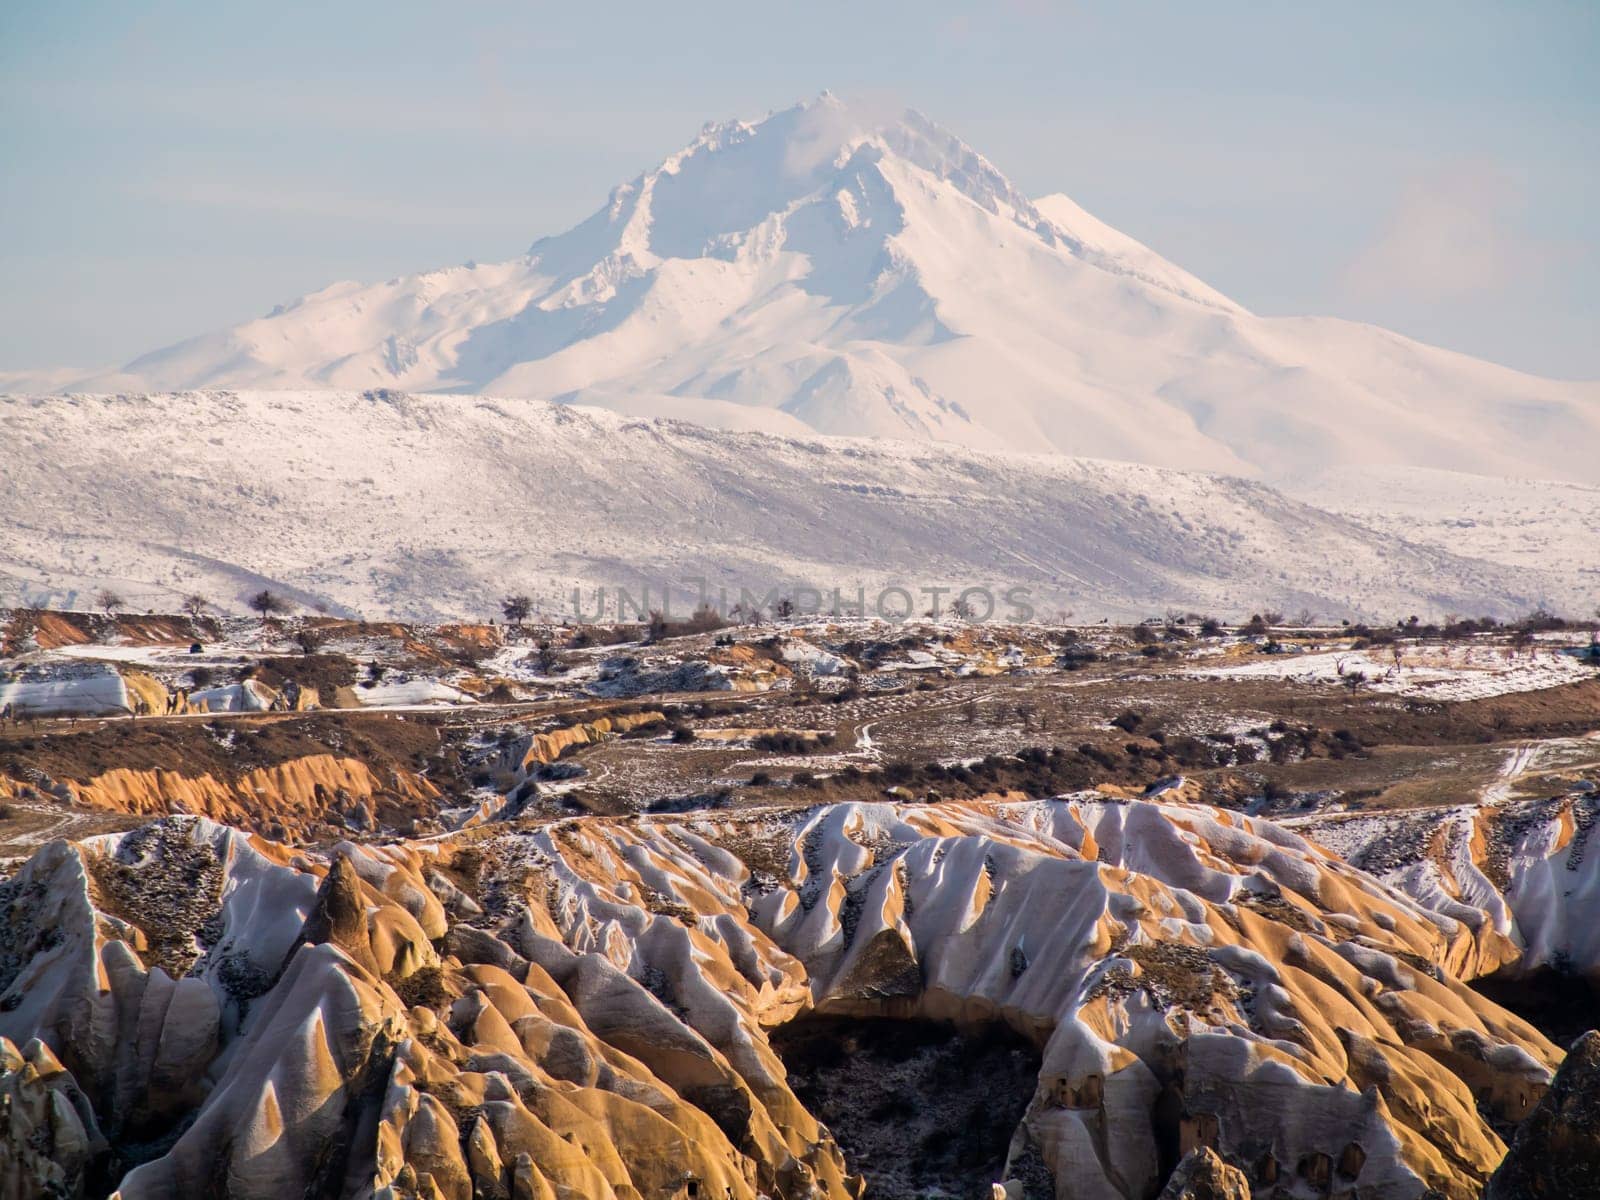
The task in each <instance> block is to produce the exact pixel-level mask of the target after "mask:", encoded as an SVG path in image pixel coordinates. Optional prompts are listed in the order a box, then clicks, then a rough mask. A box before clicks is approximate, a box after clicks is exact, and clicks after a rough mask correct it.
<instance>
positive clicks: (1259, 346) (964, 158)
mask: <svg viewBox="0 0 1600 1200" xmlns="http://www.w3.org/2000/svg"><path fill="white" fill-rule="evenodd" d="M52 386H55V385H52ZM72 387H73V389H74V390H83V391H125V390H146V389H158V390H177V389H188V388H215V387H228V388H282V389H320V388H344V389H364V388H374V387H393V388H402V389H406V390H409V391H453V392H462V393H486V394H493V395H509V396H518V397H527V398H539V399H556V400H567V401H575V402H579V403H583V404H589V405H599V406H602V407H609V408H614V409H616V410H618V411H622V412H626V413H629V414H632V415H648V416H671V417H676V418H682V419H688V420H693V421H696V422H699V423H702V424H708V425H713V426H721V427H725V428H734V429H762V430H767V431H769V432H775V433H783V434H792V433H795V432H798V431H799V430H801V429H810V430H814V431H817V432H822V433H828V434H840V435H853V436H875V437H877V436H882V437H896V438H914V439H935V440H941V441H949V442H954V443H957V444H959V445H963V446H966V447H970V448H980V449H984V448H987V449H995V448H1003V447H1004V448H1012V449H1024V450H1029V451H1039V450H1055V451H1059V452H1062V453H1067V454H1074V455H1092V456H1097V457H1106V458H1116V459H1126V460H1130V461H1136V462H1146V463H1153V464H1158V465H1166V466H1180V467H1191V468H1199V469H1205V470H1223V471H1229V472H1235V473H1243V474H1249V475H1261V476H1264V477H1268V478H1284V479H1292V478H1294V477H1295V476H1296V475H1297V474H1298V473H1299V472H1301V471H1303V470H1305V469H1306V468H1310V467H1316V468H1323V467H1326V466H1329V465H1342V464H1350V463H1362V464H1367V463H1383V464H1400V465H1408V466H1426V467H1436V468H1448V469H1452V470H1457V471H1469V472H1474V473H1490V474H1508V475H1519V476H1531V477H1541V478H1565V479H1574V480H1583V481H1590V482H1596V481H1600V475H1597V472H1600V467H1597V465H1596V464H1597V462H1600V459H1597V458H1596V455H1595V453H1594V449H1595V447H1596V446H1600V385H1596V384H1592V383H1583V384H1578V383H1558V382H1554V381H1549V380H1543V379H1537V378H1534V377H1531V376H1527V375H1522V374H1519V373H1517V372H1515V371H1511V370H1507V369H1504V368H1501V367H1497V366H1494V365H1491V364H1489V363H1484V362H1479V361H1476V360H1473V359H1470V358H1467V357H1465V356H1463V355H1460V354H1454V353H1449V352H1446V351H1443V350H1438V349H1434V348H1432V347H1428V346H1423V345H1419V344H1417V343H1415V342H1411V341H1408V340H1406V339H1405V338H1401V337H1398V336H1396V335H1393V334H1390V333H1386V332H1384V331H1382V330H1379V329H1374V328H1370V327H1367V326H1362V325H1356V324H1351V323H1348V322H1343V321H1335V320H1321V319H1309V318H1307V319H1265V318H1260V317H1257V316H1254V315H1252V314H1251V313H1249V312H1246V311H1245V310H1244V309H1242V308H1241V307H1240V306H1239V305H1237V304H1235V303H1233V302H1232V301H1230V300H1228V299H1227V298H1226V297H1224V296H1222V295H1220V294H1219V293H1217V292H1216V291H1214V290H1213V289H1211V288H1210V287H1208V286H1206V285H1205V284H1204V283H1202V282H1200V281H1199V280H1197V279H1195V278H1193V277H1192V276H1190V275H1188V274H1187V273H1186V272H1184V271H1182V270H1180V269H1179V268H1177V267H1175V266H1173V265H1172V264H1170V263H1167V262H1165V261H1163V260H1162V259H1161V258H1160V257H1159V256H1158V255H1157V254H1155V253H1154V252H1153V251H1151V250H1150V249H1148V248H1147V247H1145V246H1142V245H1140V244H1139V243H1137V242H1135V241H1134V240H1132V239H1131V238H1128V237H1126V236H1124V235H1122V234H1120V233H1118V232H1117V231H1116V230H1114V229H1111V228H1109V227H1108V226H1106V225H1104V224H1103V223H1101V222H1100V221H1097V220H1096V219H1095V218H1093V217H1091V216H1089V215H1088V214H1087V213H1085V212H1084V211H1083V210H1082V209H1080V208H1078V207H1077V206H1076V205H1075V204H1073V203H1072V202H1071V201H1070V200H1068V199H1066V198H1065V197H1061V196H1051V197H1047V198H1046V199H1044V200H1042V201H1040V202H1038V203H1037V204H1036V203H1034V202H1032V201H1030V200H1029V199H1028V198H1027V197H1025V196H1023V195H1022V194H1020V193H1019V192H1018V191H1017V190H1016V188H1014V187H1013V186H1012V185H1011V184H1010V183H1009V182H1008V181H1007V180H1006V179H1005V177H1004V176H1002V175H1001V174H1000V173H999V172H998V171H997V170H996V169H995V167H994V166H992V165H991V164H990V163H989V162H988V161H986V160H985V159H984V158H982V157H981V156H980V155H978V154H977V153H975V152H974V151H973V150H972V149H971V148H969V147H968V146H966V145H965V144H963V143H962V142H961V141H960V140H958V139H957V138H955V137H954V136H952V135H951V134H949V133H947V132H945V131H944V130H942V129H940V128H939V127H937V126H935V125H933V124H932V123H931V122H929V121H927V120H926V119H925V118H923V117H921V116H920V115H918V114H915V113H908V114H906V115H905V116H904V117H902V118H900V119H897V120H892V121H888V122H880V121H876V120H871V119H868V118H866V117H864V116H863V115H861V114H859V113H857V112H854V111H852V110H851V109H849V108H847V107H846V106H845V105H843V104H841V103H840V102H839V101H837V100H836V99H834V98H833V97H831V96H827V95H824V96H823V97H822V98H821V99H819V100H817V101H815V102H812V103H810V104H804V105H800V106H798V107H795V108H793V109H789V110H787V111H784V112H780V113H777V114H775V115H773V116H771V117H769V118H767V119H766V120H764V121H762V122H759V123H756V124H747V123H744V122H738V121H734V122H729V123H726V124H720V125H710V126H707V127H706V128H705V129H704V130H703V131H702V133H701V134H700V136H699V137H698V138H697V139H695V141H693V142H692V143H691V144H690V145H689V146H687V147H686V148H685V149H683V150H682V151H680V152H678V153H677V154H674V155H672V156H671V157H670V158H668V159H667V160H666V161H665V162H664V163H663V164H662V165H661V166H660V167H658V168H656V169H655V170H652V171H649V172H647V173H645V174H642V175H640V176H639V177H638V178H636V179H634V180H633V181H632V182H630V183H627V184H624V185H622V186H620V187H618V188H617V189H616V190H615V191H614V192H613V193H612V195H611V197H610V200H609V201H608V203H607V204H606V206H605V207H604V208H602V209H601V210H600V211H599V212H597V213H596V214H595V215H594V216H592V217H591V218H589V219H588V220H587V221H585V222H583V223H582V224H581V225H579V226H577V227H576V228H574V229H572V230H570V231H568V232H567V233H565V234H562V235H561V236H559V237H554V238H546V239H543V240H541V241H539V242H536V243H535V244H534V245H533V247H532V248H531V249H530V251H529V253H528V254H527V255H526V256H525V257H523V258H519V259H516V260H514V261H511V262H505V263H496V264H491V265H477V264H468V265H465V266H461V267H455V268H450V269H446V270H440V271H432V272H428V273H425V274H421V275H413V276H407V277H403V278H398V279H391V280H389V281H388V282H386V283H381V284H376V285H372V286H364V285H360V284H355V283H339V284H334V285H333V286H331V287H328V288H325V289H324V290H322V291H320V292H316V293H313V294H311V295H309V296H306V297H304V298H302V299H300V300H297V301H295V302H293V303H291V304H289V305H287V306H285V307H282V308H280V309H277V310H274V312H273V313H272V314H270V315H269V316H267V317H264V318H262V319H260V320H257V321H251V322H248V323H246V324H243V325H239V326H237V327H235V328H233V329H229V330H225V331H222V332H218V333H213V334H209V335H206V336H203V337H199V338H196V339H194V340H192V341H188V342H184V343H181V344H179V345H177V346H173V347H170V348H168V349H165V350H159V351H157V352H155V353H153V354H149V355H146V356H144V357H142V358H140V359H138V360H136V361H135V362H133V363H131V364H129V365H128V367H127V368H126V369H125V370H124V371H122V372H120V373H113V374H110V375H101V376H98V377H91V378H89V379H86V380H79V381H77V382H76V383H75V384H73V385H72Z"/></svg>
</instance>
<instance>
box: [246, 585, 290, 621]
mask: <svg viewBox="0 0 1600 1200" xmlns="http://www.w3.org/2000/svg"><path fill="white" fill-rule="evenodd" d="M249 604H250V609H251V611H252V612H258V613H260V614H261V619H262V620H263V621H265V620H266V619H267V618H268V617H271V616H278V615H281V614H283V613H287V612H292V611H293V610H294V605H292V604H290V603H289V602H288V601H287V600H285V599H284V598H283V597H282V596H280V595H278V593H277V592H274V591H272V590H271V589H270V588H262V589H261V590H260V591H259V592H257V593H256V594H255V595H254V596H251V597H250V600H249Z"/></svg>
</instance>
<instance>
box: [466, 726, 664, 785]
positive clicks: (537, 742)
mask: <svg viewBox="0 0 1600 1200" xmlns="http://www.w3.org/2000/svg"><path fill="white" fill-rule="evenodd" d="M665 721H666V717H665V715H663V714H662V713H659V712H654V711H648V712H639V713H617V714H615V715H613V716H607V717H599V718H597V719H595V720H593V721H580V722H578V723H577V724H574V725H568V726H566V727H564V728H562V729H552V730H550V731H549V732H546V733H524V734H522V735H520V736H518V737H515V738H513V739H511V740H510V741H509V742H508V743H507V744H506V745H505V746H503V747H501V750H500V754H499V757H498V758H497V759H496V760H495V763H494V771H493V773H494V778H495V782H496V784H497V785H498V786H499V787H501V788H502V789H510V788H513V787H515V786H516V785H517V784H519V783H521V782H522V781H523V780H525V779H527V778H528V775H529V773H530V772H531V771H532V770H534V768H536V767H540V766H546V765H548V764H550V763H553V762H555V761H556V760H557V759H559V758H560V757H561V756H562V755H564V754H567V753H569V752H570V751H572V750H575V749H577V748H579V747H581V746H592V745H594V744H595V743H597V742H602V741H604V740H605V739H606V738H608V737H615V736H616V735H618V734H622V733H627V732H628V731H629V730H632V729H641V728H644V727H645V726H649V725H657V724H661V723H663V722H665Z"/></svg>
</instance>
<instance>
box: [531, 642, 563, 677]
mask: <svg viewBox="0 0 1600 1200" xmlns="http://www.w3.org/2000/svg"><path fill="white" fill-rule="evenodd" d="M533 662H534V666H535V667H537V668H538V670H539V674H541V675H555V674H558V673H560V671H561V669H562V665H563V664H562V661H561V655H560V654H559V653H558V652H557V651H556V648H555V645H554V644H553V643H552V642H551V641H550V639H549V638H545V639H544V640H542V641H541V642H540V643H539V647H538V653H536V654H535V655H534V657H533Z"/></svg>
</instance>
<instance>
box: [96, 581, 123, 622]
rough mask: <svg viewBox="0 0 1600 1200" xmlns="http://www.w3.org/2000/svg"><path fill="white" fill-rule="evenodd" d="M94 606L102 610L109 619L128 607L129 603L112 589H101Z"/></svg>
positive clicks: (97, 593)
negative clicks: (120, 609) (118, 610)
mask: <svg viewBox="0 0 1600 1200" xmlns="http://www.w3.org/2000/svg"><path fill="white" fill-rule="evenodd" d="M94 606H95V607H96V608H98V609H101V610H102V611H103V612H104V613H105V614H106V616H108V617H109V616H111V615H112V614H113V613H115V612H116V611H117V609H119V608H126V607H128V602H127V601H126V600H124V599H123V598H122V597H121V596H119V595H117V593H115V592H113V591H112V590H111V589H110V588H101V589H100V590H99V591H98V592H96V593H95V597H94Z"/></svg>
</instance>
